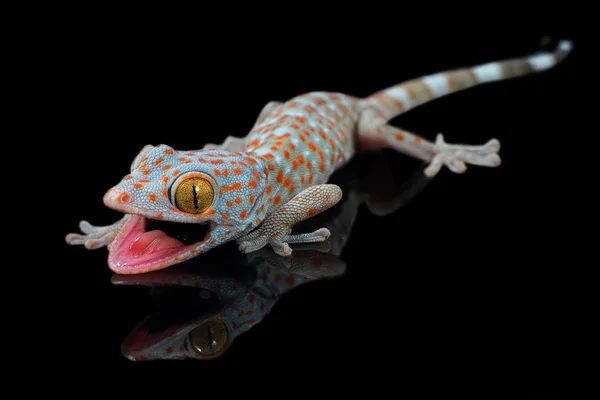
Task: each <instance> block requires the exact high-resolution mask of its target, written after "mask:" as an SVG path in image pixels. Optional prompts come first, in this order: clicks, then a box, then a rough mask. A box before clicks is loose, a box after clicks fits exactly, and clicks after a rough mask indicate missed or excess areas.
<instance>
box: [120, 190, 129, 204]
mask: <svg viewBox="0 0 600 400" xmlns="http://www.w3.org/2000/svg"><path fill="white" fill-rule="evenodd" d="M129 200H131V197H130V196H129V193H127V192H123V193H121V194H120V195H119V197H117V201H118V202H119V203H120V204H127V203H129Z"/></svg>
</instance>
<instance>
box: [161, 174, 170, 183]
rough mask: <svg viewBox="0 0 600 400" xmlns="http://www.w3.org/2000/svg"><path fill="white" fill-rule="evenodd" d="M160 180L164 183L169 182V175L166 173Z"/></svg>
mask: <svg viewBox="0 0 600 400" xmlns="http://www.w3.org/2000/svg"><path fill="white" fill-rule="evenodd" d="M160 180H161V181H162V182H163V183H167V182H169V177H168V176H166V175H165V176H163V177H162V178H160Z"/></svg>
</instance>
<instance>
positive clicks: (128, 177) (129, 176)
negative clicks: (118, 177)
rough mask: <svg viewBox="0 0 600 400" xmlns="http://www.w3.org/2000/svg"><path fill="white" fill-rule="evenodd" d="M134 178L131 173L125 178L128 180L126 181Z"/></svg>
mask: <svg viewBox="0 0 600 400" xmlns="http://www.w3.org/2000/svg"><path fill="white" fill-rule="evenodd" d="M132 179H133V176H131V175H127V176H126V177H125V180H126V181H130V180H132Z"/></svg>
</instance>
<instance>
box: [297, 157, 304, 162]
mask: <svg viewBox="0 0 600 400" xmlns="http://www.w3.org/2000/svg"><path fill="white" fill-rule="evenodd" d="M298 162H299V163H300V164H304V156H298Z"/></svg>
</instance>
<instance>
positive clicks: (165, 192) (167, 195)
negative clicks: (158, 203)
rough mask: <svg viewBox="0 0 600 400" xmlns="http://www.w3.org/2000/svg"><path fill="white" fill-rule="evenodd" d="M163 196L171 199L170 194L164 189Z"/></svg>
mask: <svg viewBox="0 0 600 400" xmlns="http://www.w3.org/2000/svg"><path fill="white" fill-rule="evenodd" d="M162 195H163V197H164V198H165V199H167V198H169V194H168V192H167V189H163V190H162Z"/></svg>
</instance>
